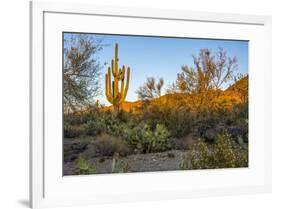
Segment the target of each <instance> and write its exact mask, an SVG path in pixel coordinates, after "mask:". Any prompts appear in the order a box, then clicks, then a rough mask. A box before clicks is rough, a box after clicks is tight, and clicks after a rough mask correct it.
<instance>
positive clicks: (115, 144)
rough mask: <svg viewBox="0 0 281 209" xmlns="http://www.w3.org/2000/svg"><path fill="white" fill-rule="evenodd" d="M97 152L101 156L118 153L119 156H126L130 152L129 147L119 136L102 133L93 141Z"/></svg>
mask: <svg viewBox="0 0 281 209" xmlns="http://www.w3.org/2000/svg"><path fill="white" fill-rule="evenodd" d="M93 143H94V145H95V146H96V150H97V152H99V154H100V155H102V156H113V154H114V153H119V155H120V156H126V155H128V154H129V153H130V148H129V146H128V145H127V143H126V141H125V140H122V139H121V138H119V137H115V136H110V135H108V134H102V135H100V136H98V137H97V139H96V140H95V141H94V142H93Z"/></svg>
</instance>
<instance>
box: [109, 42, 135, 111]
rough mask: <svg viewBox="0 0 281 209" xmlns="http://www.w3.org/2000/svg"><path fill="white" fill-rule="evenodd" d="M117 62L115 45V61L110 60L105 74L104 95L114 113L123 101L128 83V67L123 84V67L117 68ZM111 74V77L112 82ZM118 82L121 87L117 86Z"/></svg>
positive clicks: (116, 47)
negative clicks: (111, 105)
mask: <svg viewBox="0 0 281 209" xmlns="http://www.w3.org/2000/svg"><path fill="white" fill-rule="evenodd" d="M118 62H119V59H118V44H117V43H116V44H115V59H114V60H113V59H112V61H111V67H108V70H107V74H106V75H105V95H106V98H107V100H108V101H109V102H110V103H111V104H113V106H114V110H115V111H118V109H119V106H120V104H121V103H122V102H124V101H125V98H126V96H127V92H128V88H129V81H130V67H128V68H127V76H126V77H127V79H126V84H125V66H124V65H123V66H122V69H121V68H119V66H118ZM111 74H112V76H113V81H112V82H111ZM120 82H121V86H119V83H120ZM119 88H120V90H119Z"/></svg>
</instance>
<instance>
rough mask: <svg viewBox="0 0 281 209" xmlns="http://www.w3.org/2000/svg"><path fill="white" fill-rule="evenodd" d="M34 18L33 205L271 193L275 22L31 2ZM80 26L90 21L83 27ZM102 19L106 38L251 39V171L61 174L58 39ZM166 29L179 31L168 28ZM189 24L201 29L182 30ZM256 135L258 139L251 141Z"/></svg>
mask: <svg viewBox="0 0 281 209" xmlns="http://www.w3.org/2000/svg"><path fill="white" fill-rule="evenodd" d="M30 14H31V32H30V38H31V46H30V53H31V63H30V64H31V70H30V83H31V90H30V98H31V101H30V125H31V126H30V127H31V130H30V165H31V166H30V203H31V207H32V208H43V207H49V206H70V205H78V204H81V205H82V204H97V203H107V202H132V201H149V200H161V199H176V198H190V197H204V196H217V195H235V194H249V193H264V192H270V191H271V18H270V17H267V16H254V15H238V14H218V13H208V12H190V11H174V10H163V9H139V8H126V7H108V6H97V5H86V4H79V3H77V4H73V3H72V4H68V3H58V2H56V3H55V2H36V1H35V2H32V3H31V10H30ZM97 18H98V19H97ZM81 21H83V24H79V23H81ZM95 21H96V23H97V25H99V23H103V24H104V26H99V27H98V29H97V30H99V32H104V33H112V32H114V31H115V33H122V32H123V33H125V34H137V35H144V34H145V35H154V34H157V35H165V36H183V37H195V38H219V39H220V38H221V39H239V40H240V39H245V40H249V41H250V42H251V45H250V47H249V48H250V50H249V60H250V66H249V68H250V70H249V75H250V110H249V111H250V120H249V121H250V122H249V126H250V133H249V138H250V139H249V142H250V156H249V157H250V158H249V159H250V166H249V168H246V169H219V170H204V171H203V170H202V171H200V170H197V171H170V172H161V174H160V173H157V172H152V173H135V174H117V175H98V176H76V177H63V176H62V175H61V174H60V173H59V171H61V170H60V169H61V166H62V165H61V164H62V157H61V156H62V149H61V148H62V147H61V146H62V145H61V143H62V142H61V141H60V140H62V139H61V138H58V137H61V132H60V131H61V130H62V127H61V111H62V110H61V106H59V105H61V100H62V99H61V92H62V91H61V89H60V88H61V87H60V85H61V78H60V77H59V74H57V75H58V76H56V75H55V76H53V75H54V74H56V71H57V70H61V68H60V66H61V61H60V60H59V59H61V55H60V57H58V56H57V55H58V54H59V53H62V52H61V36H60V37H58V34H60V33H61V32H62V31H75V32H95V31H93V29H91V24H93V23H95ZM70 22H71V24H70ZM113 22H114V24H116V23H119V24H120V25H121V27H118V28H117V26H116V27H112V28H111V29H110V30H109V29H108V27H107V26H109V25H114V24H113ZM144 22H145V23H144ZM143 24H145V26H146V27H144V25H143ZM100 25H101V24H100ZM133 25H137V26H133ZM163 25H165V26H169V27H170V28H173V29H174V30H172V31H167V30H165V27H163ZM125 26H126V27H125ZM155 26H156V27H155ZM157 26H159V27H157ZM181 26H184V27H181ZM187 26H192V28H193V29H194V30H192V31H189V30H186V29H180V28H186V27H187ZM125 28H128V29H125ZM219 29H224V30H221V31H220V30H219ZM89 30H90V31H89ZM125 30H126V31H125ZM50 52H52V53H50ZM251 67H252V68H251ZM53 70H55V71H53ZM53 73H54V74H53ZM56 92H57V93H56ZM251 100H252V101H253V102H251ZM54 101H55V102H54ZM57 105H58V106H57ZM56 117H58V118H56ZM253 138H255V139H256V140H251V139H253ZM48 139H50V140H48ZM54 139H55V140H54ZM59 143H60V144H59ZM51 148H52V149H51ZM199 182H200V183H199ZM92 188H95V189H92ZM70 190H73V191H70Z"/></svg>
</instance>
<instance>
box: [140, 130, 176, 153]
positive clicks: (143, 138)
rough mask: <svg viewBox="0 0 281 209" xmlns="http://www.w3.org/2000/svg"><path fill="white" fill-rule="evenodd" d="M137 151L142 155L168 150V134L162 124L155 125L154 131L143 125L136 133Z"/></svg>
mask: <svg viewBox="0 0 281 209" xmlns="http://www.w3.org/2000/svg"><path fill="white" fill-rule="evenodd" d="M137 136H138V139H139V141H138V144H137V150H138V151H139V152H143V153H151V152H162V151H165V150H168V149H169V148H170V143H169V136H170V133H169V131H168V130H167V128H166V127H165V126H164V125H162V124H157V125H156V128H155V130H152V129H151V127H150V126H148V125H147V124H144V125H143V127H142V129H141V130H140V132H139V133H138V135H137Z"/></svg>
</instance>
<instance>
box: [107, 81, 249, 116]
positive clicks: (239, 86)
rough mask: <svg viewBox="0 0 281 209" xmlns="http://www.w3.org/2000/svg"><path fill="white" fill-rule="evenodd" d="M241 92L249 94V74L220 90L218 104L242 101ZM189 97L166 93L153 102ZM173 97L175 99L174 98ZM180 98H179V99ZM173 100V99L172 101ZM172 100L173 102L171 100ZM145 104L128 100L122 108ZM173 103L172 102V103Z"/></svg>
mask: <svg viewBox="0 0 281 209" xmlns="http://www.w3.org/2000/svg"><path fill="white" fill-rule="evenodd" d="M241 93H244V94H246V95H248V76H246V77H244V78H242V79H241V80H239V81H237V82H236V83H234V84H233V85H231V86H230V87H228V88H227V89H226V90H224V91H220V94H219V96H218V98H216V100H215V101H216V102H218V104H221V105H224V106H232V105H233V104H237V103H241V102H242V99H241ZM183 97H185V98H187V97H189V95H188V94H187V93H173V94H165V95H163V96H161V97H159V98H156V99H153V101H152V102H154V103H158V104H168V103H171V102H172V101H173V102H174V101H175V100H178V101H180V100H181V98H183ZM172 98H173V99H172ZM177 98H178V99H177ZM171 100H172V101H171ZM170 101H171V102H170ZM142 104H143V101H140V100H138V101H135V102H128V101H125V102H123V103H122V104H121V107H120V108H121V109H122V110H124V111H126V112H129V111H130V110H132V111H134V110H135V109H136V108H138V107H140V106H141V105H142ZM170 105H172V104H170ZM103 110H113V105H110V106H106V107H103Z"/></svg>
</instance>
